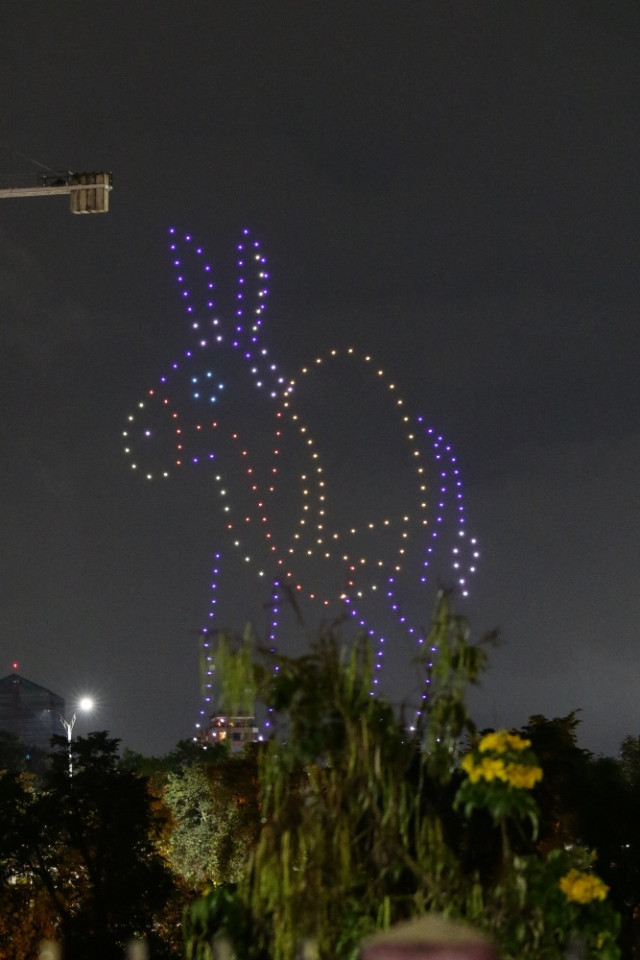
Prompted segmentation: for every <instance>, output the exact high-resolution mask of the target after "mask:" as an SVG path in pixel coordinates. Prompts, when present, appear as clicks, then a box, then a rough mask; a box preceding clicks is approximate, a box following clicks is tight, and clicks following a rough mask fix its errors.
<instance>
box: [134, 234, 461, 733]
mask: <svg viewBox="0 0 640 960" xmlns="http://www.w3.org/2000/svg"><path fill="white" fill-rule="evenodd" d="M169 252H170V256H171V263H172V267H173V270H174V273H175V281H176V286H177V292H178V298H179V301H180V302H181V305H182V313H183V314H184V316H185V317H186V319H187V327H188V330H187V337H188V340H187V342H186V343H185V350H184V352H183V354H182V356H181V357H179V358H178V359H177V360H174V361H173V362H171V363H169V364H168V366H167V369H166V370H165V371H164V372H163V373H162V374H161V375H160V376H159V377H158V380H157V382H156V383H155V384H154V385H153V386H152V387H151V388H150V389H149V390H148V391H147V393H146V395H145V396H144V398H143V399H142V400H140V402H139V403H138V406H137V409H136V410H135V411H134V412H133V413H131V414H130V416H129V418H128V425H127V429H126V430H125V431H124V440H125V454H126V456H127V459H128V462H129V465H130V467H131V469H132V470H133V471H134V472H135V473H137V474H138V475H140V476H141V477H142V478H143V479H144V480H146V482H148V483H170V482H177V483H178V484H180V485H182V484H183V483H185V482H186V478H185V477H184V475H185V474H188V473H189V472H190V471H193V470H196V471H200V472H202V471H205V472H206V474H207V476H208V478H209V479H210V481H211V497H212V502H213V504H214V508H215V509H214V512H215V515H216V519H217V521H219V536H218V534H216V547H215V549H214V550H212V569H211V573H210V601H209V609H208V612H207V616H206V620H207V622H206V625H205V626H204V627H203V629H202V631H201V634H202V647H203V652H204V658H205V663H206V671H205V672H206V682H205V690H204V702H203V704H202V706H201V715H202V716H203V717H204V716H206V715H208V714H210V713H211V711H212V706H211V704H212V701H213V688H214V667H213V656H214V650H215V637H216V634H217V632H218V631H219V630H222V629H228V628H229V626H230V625H229V623H228V622H226V621H225V619H224V616H225V615H224V613H223V612H222V607H223V606H224V597H225V595H228V594H229V593H233V594H234V595H235V596H236V597H237V596H241V597H244V598H246V609H247V616H246V619H251V620H253V621H254V623H255V624H256V626H257V627H258V632H259V633H260V631H262V636H263V637H264V639H265V641H266V643H265V646H268V647H269V648H270V649H271V650H273V651H276V650H280V651H282V652H288V651H289V644H290V637H291V636H292V634H293V633H298V634H299V633H300V629H299V623H300V621H303V622H304V623H306V624H309V625H311V626H312V627H317V626H318V625H319V624H320V623H341V624H342V628H343V629H344V628H345V626H348V625H350V624H351V625H353V627H354V628H355V630H357V631H366V633H367V634H368V635H369V638H370V641H371V644H372V647H373V650H374V657H375V667H374V676H373V683H372V690H371V692H372V694H377V693H379V692H382V691H383V690H384V688H385V677H386V675H387V674H391V673H393V674H394V675H395V676H396V678H397V677H398V674H400V675H401V681H402V682H404V679H407V680H408V678H409V677H410V675H411V674H412V671H413V672H415V666H412V664H413V662H414V661H415V658H416V657H417V655H418V653H420V652H421V651H422V652H423V653H424V645H425V642H426V637H427V634H428V618H429V615H430V609H431V606H432V601H433V597H434V588H438V587H439V586H452V587H454V588H455V590H456V593H457V594H458V595H459V596H462V597H466V596H467V595H468V592H469V583H470V580H471V578H472V576H473V573H474V572H475V568H476V563H477V559H478V556H479V553H478V546H477V542H476V540H475V538H474V537H472V536H471V535H470V533H469V532H468V529H467V519H466V515H465V506H464V495H463V486H462V478H461V474H460V469H459V467H458V463H457V459H456V456H455V454H454V452H453V450H452V447H451V445H450V444H449V443H448V442H447V440H446V439H445V438H444V437H443V436H442V434H441V433H439V432H438V431H437V430H436V429H435V428H434V427H433V426H431V425H430V424H428V423H427V422H426V421H425V419H424V418H423V417H422V416H419V415H415V414H413V413H411V412H410V411H409V409H408V408H407V404H406V403H405V401H404V399H403V396H402V393H401V390H400V387H399V385H398V384H397V382H396V381H395V380H394V379H393V378H392V377H391V376H390V375H389V374H388V373H387V372H386V371H385V369H384V368H383V367H382V366H381V365H379V364H378V363H377V362H376V360H375V359H374V358H373V357H372V356H370V355H368V354H365V353H362V352H360V351H359V350H357V349H356V348H354V347H352V346H349V345H346V346H338V345H335V346H330V347H329V348H328V349H327V350H326V351H324V352H323V353H322V354H321V355H318V356H313V357H311V358H309V360H308V362H307V363H306V364H305V365H304V366H302V367H301V368H300V369H299V370H297V371H295V372H293V373H285V372H284V371H283V370H282V369H281V367H280V365H279V363H278V362H277V360H276V359H275V357H274V354H273V352H272V350H271V349H270V347H268V346H267V345H266V344H267V341H266V338H265V335H264V329H263V328H264V325H265V313H266V305H267V298H268V281H269V273H268V267H267V260H266V257H265V256H264V254H263V252H262V248H261V244H260V242H259V241H258V240H257V239H255V238H253V237H252V235H251V234H250V232H249V231H248V230H244V231H243V232H242V236H241V238H240V240H239V242H238V243H237V249H236V258H235V259H236V267H237V273H236V281H235V290H234V291H233V292H229V291H227V300H228V301H230V302H231V304H232V305H231V306H230V307H228V308H226V309H224V308H223V309H222V310H220V309H219V307H218V305H217V299H218V297H217V293H218V292H217V290H216V282H215V279H214V277H215V271H214V268H213V266H212V264H211V263H210V262H209V260H208V259H207V257H206V255H205V253H204V250H203V248H202V247H201V246H199V245H198V244H197V243H196V242H195V240H194V238H193V237H192V236H191V235H190V234H179V233H178V231H177V230H175V229H171V230H170V231H169ZM218 540H219V542H218ZM425 619H426V623H425ZM296 621H298V627H297V630H296ZM236 628H237V624H236ZM430 653H431V654H435V651H431V652H430ZM425 661H426V663H427V665H428V663H429V655H427V656H426V658H425V657H424V656H423V657H422V664H423V668H422V669H423V673H424V663H425ZM427 673H428V671H427ZM426 679H427V678H425V677H424V675H423V677H422V678H419V683H420V691H421V692H420V696H421V697H422V698H423V699H425V698H426V697H427V696H428V692H427V688H426V686H425V682H426Z"/></svg>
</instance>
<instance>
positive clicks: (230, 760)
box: [162, 747, 260, 889]
mask: <svg viewBox="0 0 640 960" xmlns="http://www.w3.org/2000/svg"><path fill="white" fill-rule="evenodd" d="M199 749H200V753H201V756H202V758H203V759H202V760H201V762H198V763H190V764H187V765H186V766H184V767H182V768H181V769H179V770H177V771H174V772H172V773H169V774H168V775H167V779H166V784H165V786H164V789H163V790H162V799H163V801H164V803H165V804H166V806H167V808H168V810H169V812H170V814H171V824H170V828H169V831H168V838H167V841H166V845H165V851H166V857H167V860H168V862H169V864H170V866H171V868H172V869H173V870H174V871H175V872H176V873H177V874H178V875H179V876H180V877H182V878H183V879H184V880H185V882H186V883H188V884H189V885H190V886H191V887H193V888H196V889H202V887H203V886H204V885H205V884H214V885H217V884H224V883H227V884H228V883H237V882H238V880H239V879H240V878H241V876H242V872H243V870H244V867H245V866H246V863H247V860H248V858H249V854H250V851H251V850H252V848H253V847H254V845H255V842H256V840H257V836H258V831H259V822H260V821H259V815H258V798H257V765H256V757H255V752H250V751H247V752H246V753H245V754H244V755H238V756H233V755H229V754H225V755H223V756H221V757H219V759H218V760H217V761H216V760H214V761H213V762H210V761H209V762H207V759H206V758H208V754H209V751H206V752H205V751H203V750H202V747H200V748H199Z"/></svg>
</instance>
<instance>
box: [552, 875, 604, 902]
mask: <svg viewBox="0 0 640 960" xmlns="http://www.w3.org/2000/svg"><path fill="white" fill-rule="evenodd" d="M558 886H559V887H560V889H561V890H562V892H563V893H564V895H565V897H566V898H567V900H571V901H572V902H573V903H591V902H592V900H605V899H606V896H607V893H608V892H609V887H608V886H607V885H606V883H604V882H603V881H602V880H601V879H600V877H596V876H595V874H593V873H585V872H584V871H583V870H570V871H569V873H567V874H565V876H564V877H561V878H560V880H559V881H558Z"/></svg>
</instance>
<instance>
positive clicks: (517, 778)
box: [506, 763, 542, 790]
mask: <svg viewBox="0 0 640 960" xmlns="http://www.w3.org/2000/svg"><path fill="white" fill-rule="evenodd" d="M506 774H507V780H508V782H509V783H510V785H511V786H512V787H515V788H516V789H517V790H532V789H533V787H535V785H536V783H538V782H539V781H540V780H542V768H541V767H528V766H527V765H526V764H524V763H508V764H507V767H506Z"/></svg>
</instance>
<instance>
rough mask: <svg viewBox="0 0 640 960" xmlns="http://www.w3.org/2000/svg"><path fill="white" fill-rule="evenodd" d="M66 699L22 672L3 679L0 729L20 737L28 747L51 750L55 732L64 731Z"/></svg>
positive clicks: (0, 692)
mask: <svg viewBox="0 0 640 960" xmlns="http://www.w3.org/2000/svg"><path fill="white" fill-rule="evenodd" d="M61 716H64V698H63V697H59V696H58V694H57V693H52V691H51V690H47V688H46V687H41V686H40V685H39V684H37V683H33V681H31V680H27V678H26V677H21V676H20V674H18V673H10V674H9V676H8V677H3V678H2V679H1V680H0V730H7V731H8V732H9V733H13V734H15V735H16V736H18V737H19V738H20V740H21V741H22V742H23V743H24V744H25V746H27V747H37V748H38V749H40V750H49V747H50V741H51V737H52V736H53V734H55V733H58V734H64V729H63V727H62V724H61V723H60V717H61Z"/></svg>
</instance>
